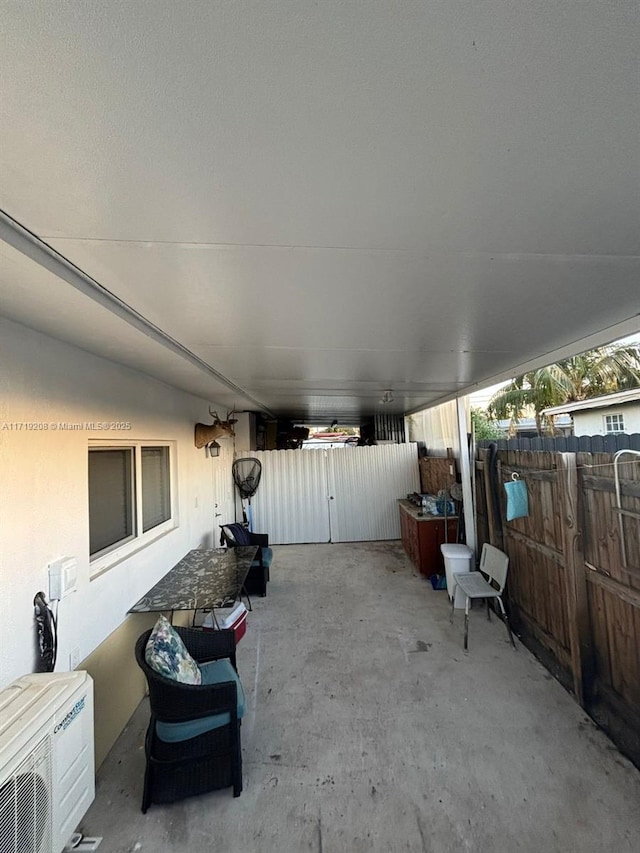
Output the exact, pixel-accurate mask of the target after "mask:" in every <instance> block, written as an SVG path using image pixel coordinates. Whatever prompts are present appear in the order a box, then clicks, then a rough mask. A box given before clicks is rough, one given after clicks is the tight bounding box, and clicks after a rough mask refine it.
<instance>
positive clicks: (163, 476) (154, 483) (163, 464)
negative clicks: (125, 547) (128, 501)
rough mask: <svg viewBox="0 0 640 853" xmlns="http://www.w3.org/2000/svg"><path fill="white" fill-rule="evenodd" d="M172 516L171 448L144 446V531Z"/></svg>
mask: <svg viewBox="0 0 640 853" xmlns="http://www.w3.org/2000/svg"><path fill="white" fill-rule="evenodd" d="M169 518H171V483H170V479H169V448H168V447H143V448H142V531H143V533H146V532H147V530H151V528H152V527H157V526H158V525H159V524H162V522H163V521H167V519H169Z"/></svg>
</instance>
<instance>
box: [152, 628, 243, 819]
mask: <svg viewBox="0 0 640 853" xmlns="http://www.w3.org/2000/svg"><path fill="white" fill-rule="evenodd" d="M175 630H176V631H177V632H178V633H179V634H180V636H181V638H182V641H183V642H184V644H185V646H186V648H187V650H188V652H189V654H190V655H191V656H192V657H193V658H194V659H195V661H196V662H197V663H198V664H199V665H200V664H205V663H208V662H211V661H215V660H222V659H224V658H228V659H229V661H230V664H231V666H232V667H233V669H234V670H236V671H237V667H236V645H235V637H234V632H233V631H231V630H228V631H227V630H223V631H211V632H208V631H201V630H198V629H194V628H180V627H176V628H175ZM150 634H151V631H145V633H144V634H142V635H141V636H140V637H139V638H138V640H137V642H136V647H135V655H136V661H137V663H138V665H139V666H140V668H141V669H142V671H143V672H144V674H145V676H146V679H147V683H148V685H149V701H150V705H151V719H150V721H149V727H148V729H147V734H146V738H145V756H146V768H145V775H144V788H143V795H142V811H143V813H144V812H146V811H147V809H148V807H149V805H150V804H151V803H170V802H174V801H175V800H181V799H184V798H185V797H192V796H196V795H198V794H203V793H205V792H207V791H211V790H215V789H218V788H227V787H229V786H233V796H234V797H239V796H240V793H241V791H242V752H241V744H240V719H239V718H238V683H239V682H238V683H237V682H236V681H223V682H219V683H215V684H199V685H192V684H183V683H180V682H178V681H174V680H173V679H171V678H167V677H165V676H164V675H160V674H159V673H158V672H156V671H155V670H154V669H152V667H150V666H149V664H148V663H147V661H146V659H145V648H146V645H147V640H148V639H149V636H150ZM203 671H204V668H203ZM241 691H242V687H241V686H240V692H241ZM242 698H243V697H242ZM159 724H160V733H162V734H165V736H166V731H165V730H166V729H167V728H169V729H171V730H172V734H171V740H170V741H169V740H163V739H162V738H161V737H159V735H158V725H159ZM181 724H182V725H181ZM211 725H214V726H215V727H214V728H209V730H206V731H204V732H203V733H202V734H196V736H195V737H194V736H189V735H190V734H193V731H194V729H195V730H196V731H198V730H201V729H203V728H204V729H206V728H208V727H209V726H211ZM183 738H184V739H183Z"/></svg>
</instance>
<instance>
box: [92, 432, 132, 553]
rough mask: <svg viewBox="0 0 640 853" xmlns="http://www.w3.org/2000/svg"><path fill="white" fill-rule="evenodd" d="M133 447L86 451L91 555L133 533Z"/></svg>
mask: <svg viewBox="0 0 640 853" xmlns="http://www.w3.org/2000/svg"><path fill="white" fill-rule="evenodd" d="M133 484H134V479H133V448H131V447H123V448H110V449H109V450H99V449H95V450H90V451H89V551H90V553H91V555H93V554H97V553H98V552H99V551H103V550H104V549H105V548H109V547H110V546H111V545H115V544H116V543H117V542H121V541H123V540H125V539H128V538H129V537H130V536H133V534H134V512H133V506H134V502H133Z"/></svg>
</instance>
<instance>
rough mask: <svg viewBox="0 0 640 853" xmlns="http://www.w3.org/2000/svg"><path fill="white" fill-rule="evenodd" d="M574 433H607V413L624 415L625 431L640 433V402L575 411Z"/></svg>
mask: <svg viewBox="0 0 640 853" xmlns="http://www.w3.org/2000/svg"><path fill="white" fill-rule="evenodd" d="M572 414H573V433H574V435H605V428H604V419H605V415H622V416H623V417H624V431H625V433H629V434H631V433H640V403H636V402H634V403H623V404H620V405H618V406H610V407H607V408H606V409H590V410H589V411H586V412H573V413H572Z"/></svg>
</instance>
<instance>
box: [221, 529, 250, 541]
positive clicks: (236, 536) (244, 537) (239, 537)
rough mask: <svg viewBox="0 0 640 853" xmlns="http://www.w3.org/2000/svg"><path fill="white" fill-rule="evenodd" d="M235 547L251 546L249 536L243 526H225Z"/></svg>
mask: <svg viewBox="0 0 640 853" xmlns="http://www.w3.org/2000/svg"><path fill="white" fill-rule="evenodd" d="M225 529H226V530H228V531H229V533H230V535H231V538H232V539H233V541H234V542H235V543H236V545H251V534H250V533H249V531H248V530H247V528H246V527H245V526H244V524H225Z"/></svg>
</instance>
